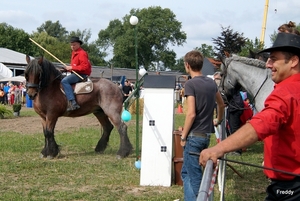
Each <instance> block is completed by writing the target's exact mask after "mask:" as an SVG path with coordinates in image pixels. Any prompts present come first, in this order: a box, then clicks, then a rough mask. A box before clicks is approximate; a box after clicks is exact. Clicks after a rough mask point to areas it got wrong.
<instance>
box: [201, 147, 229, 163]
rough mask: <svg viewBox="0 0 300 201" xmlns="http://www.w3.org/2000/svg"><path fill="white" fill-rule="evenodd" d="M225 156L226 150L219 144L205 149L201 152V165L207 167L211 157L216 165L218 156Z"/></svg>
mask: <svg viewBox="0 0 300 201" xmlns="http://www.w3.org/2000/svg"><path fill="white" fill-rule="evenodd" d="M223 156H224V152H222V151H221V150H220V149H219V148H218V147H217V146H214V147H211V148H208V149H204V150H202V151H201V153H200V157H199V165H202V166H203V167H205V165H206V162H207V161H208V160H210V159H211V160H212V161H213V163H214V166H216V165H217V160H218V158H220V157H223Z"/></svg>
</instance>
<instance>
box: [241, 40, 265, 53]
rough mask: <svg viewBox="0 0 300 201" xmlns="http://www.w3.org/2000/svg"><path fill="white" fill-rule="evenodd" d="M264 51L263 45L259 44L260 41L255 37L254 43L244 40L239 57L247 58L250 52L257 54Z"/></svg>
mask: <svg viewBox="0 0 300 201" xmlns="http://www.w3.org/2000/svg"><path fill="white" fill-rule="evenodd" d="M263 49H264V43H261V42H260V40H259V39H258V38H257V37H256V38H255V40H254V41H252V40H249V39H246V42H245V45H244V46H243V47H242V49H241V52H240V53H239V55H240V56H244V57H248V56H249V53H250V51H252V52H255V53H257V52H259V51H261V50H263Z"/></svg>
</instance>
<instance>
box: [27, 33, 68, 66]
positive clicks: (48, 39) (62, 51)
mask: <svg viewBox="0 0 300 201" xmlns="http://www.w3.org/2000/svg"><path fill="white" fill-rule="evenodd" d="M32 39H33V40H34V41H35V42H37V43H38V44H39V45H41V46H42V47H43V48H45V49H46V50H47V51H48V52H50V53H51V54H53V55H54V56H55V57H56V58H58V59H59V60H61V61H62V62H64V63H70V57H71V56H70V55H71V48H70V45H69V43H66V42H61V41H59V40H58V38H55V37H53V36H50V35H48V34H47V33H46V32H41V33H37V32H35V33H33V34H32ZM35 54H36V55H38V56H45V57H46V58H47V60H49V61H52V62H58V61H57V60H56V59H54V58H53V57H52V56H51V55H49V54H48V53H46V52H44V50H42V49H41V48H39V47H37V46H36V53H35Z"/></svg>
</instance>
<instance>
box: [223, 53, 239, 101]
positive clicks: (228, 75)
mask: <svg viewBox="0 0 300 201" xmlns="http://www.w3.org/2000/svg"><path fill="white" fill-rule="evenodd" d="M221 61H222V64H221V70H222V72H221V82H220V85H219V91H220V93H221V95H222V97H223V99H224V101H225V102H227V100H228V99H229V98H230V97H231V96H232V95H233V93H234V92H235V91H236V90H237V88H239V87H240V85H239V83H238V80H237V76H235V72H234V71H232V70H231V68H230V63H231V61H232V58H225V59H222V60H221Z"/></svg>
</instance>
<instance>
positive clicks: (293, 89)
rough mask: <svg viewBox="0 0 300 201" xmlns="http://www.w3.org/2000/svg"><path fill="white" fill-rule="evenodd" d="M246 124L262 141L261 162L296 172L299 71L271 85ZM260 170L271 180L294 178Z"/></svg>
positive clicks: (299, 148) (299, 159)
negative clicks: (266, 95)
mask: <svg viewBox="0 0 300 201" xmlns="http://www.w3.org/2000/svg"><path fill="white" fill-rule="evenodd" d="M250 124H251V125H252V126H253V127H254V129H255V131H256V133H257V135H258V138H259V139H260V140H263V141H264V165H265V166H266V167H271V168H275V169H280V170H284V171H288V172H292V173H296V174H300V73H299V74H296V75H293V76H291V77H289V78H287V79H285V80H283V81H282V82H280V83H279V84H277V85H276V86H275V89H274V90H273V91H272V93H271V94H270V95H269V96H268V98H267V99H266V101H265V108H264V109H263V110H262V111H261V112H260V113H257V114H256V115H255V116H254V117H253V118H252V119H251V120H250ZM264 173H265V174H266V175H267V177H269V178H271V179H279V180H291V179H293V178H294V176H291V175H287V174H283V173H279V172H275V171H271V170H264Z"/></svg>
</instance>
